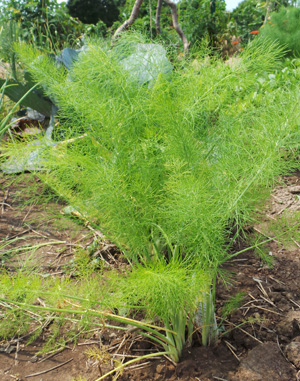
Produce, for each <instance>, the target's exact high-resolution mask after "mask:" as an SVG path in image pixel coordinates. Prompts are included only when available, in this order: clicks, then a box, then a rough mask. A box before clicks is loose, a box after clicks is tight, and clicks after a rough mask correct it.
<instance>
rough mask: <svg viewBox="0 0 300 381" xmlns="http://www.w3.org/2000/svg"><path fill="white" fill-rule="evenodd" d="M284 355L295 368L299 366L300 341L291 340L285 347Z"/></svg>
mask: <svg viewBox="0 0 300 381" xmlns="http://www.w3.org/2000/svg"><path fill="white" fill-rule="evenodd" d="M284 352H285V355H286V357H287V358H288V360H289V361H290V362H291V363H292V364H294V365H295V367H296V368H298V369H299V368H300V342H299V341H294V340H293V341H291V342H290V343H289V344H288V345H287V346H286V347H285V350H284Z"/></svg>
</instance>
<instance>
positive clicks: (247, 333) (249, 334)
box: [224, 319, 263, 344]
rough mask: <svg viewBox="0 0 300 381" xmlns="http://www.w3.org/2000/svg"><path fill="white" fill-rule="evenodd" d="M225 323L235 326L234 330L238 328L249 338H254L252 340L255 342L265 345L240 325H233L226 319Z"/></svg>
mask: <svg viewBox="0 0 300 381" xmlns="http://www.w3.org/2000/svg"><path fill="white" fill-rule="evenodd" d="M224 321H225V322H226V323H228V324H231V325H233V326H234V328H237V329H239V330H240V331H242V332H243V333H245V334H246V335H248V336H250V337H252V339H254V340H255V341H257V342H258V343H259V344H263V342H262V341H260V340H259V339H257V338H256V337H255V336H253V335H251V333H249V332H247V331H245V330H244V329H243V328H241V327H239V326H238V325H236V324H234V323H232V322H231V321H229V320H226V319H224Z"/></svg>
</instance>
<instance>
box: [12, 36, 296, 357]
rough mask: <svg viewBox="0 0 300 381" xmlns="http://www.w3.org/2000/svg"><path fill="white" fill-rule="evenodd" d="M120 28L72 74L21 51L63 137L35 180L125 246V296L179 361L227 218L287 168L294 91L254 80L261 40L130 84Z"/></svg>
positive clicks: (272, 48)
mask: <svg viewBox="0 0 300 381" xmlns="http://www.w3.org/2000/svg"><path fill="white" fill-rule="evenodd" d="M126 38H127V37H126V36H125V37H124V36H123V37H122V38H121V39H120V40H119V41H118V44H117V46H116V47H114V48H113V49H111V47H110V46H108V45H105V44H104V43H102V42H100V41H97V42H91V43H89V44H88V46H87V48H86V49H85V50H84V51H83V52H82V53H81V54H80V56H79V59H78V61H77V62H76V63H75V64H74V66H73V68H72V69H71V71H70V72H67V71H66V70H65V69H64V68H63V67H59V66H57V64H56V63H55V62H54V61H52V60H51V58H50V57H47V56H41V53H40V52H38V51H35V50H34V49H32V48H31V47H28V46H21V47H19V49H18V51H19V55H20V57H22V60H23V61H24V64H25V66H26V67H27V68H28V70H29V71H30V72H31V74H32V75H33V76H34V77H35V79H36V80H37V81H39V82H40V83H41V84H42V85H43V86H44V88H45V89H46V92H47V94H48V95H49V96H50V97H51V98H52V99H54V100H55V103H56V104H58V105H59V117H60V120H61V121H63V120H64V121H67V123H66V124H63V123H61V125H60V126H59V129H58V131H60V133H59V134H57V135H55V138H56V140H58V139H59V137H61V136H63V139H64V141H56V142H55V146H53V145H52V144H51V145H49V144H48V145H47V144H45V147H43V160H42V164H43V166H44V168H45V171H44V172H43V173H41V174H40V177H41V178H42V179H43V180H44V181H45V182H46V183H47V184H49V186H51V187H52V188H53V189H55V191H56V192H57V193H58V194H59V195H60V196H62V197H63V198H64V199H66V200H67V201H68V202H69V203H70V204H71V205H72V206H73V207H75V208H76V209H77V210H79V211H80V212H81V213H82V215H84V216H85V217H87V219H88V220H90V221H93V223H94V224H95V225H97V226H98V227H99V228H100V229H101V230H102V231H103V233H105V235H106V236H107V237H108V238H110V239H111V240H112V241H113V242H115V243H116V244H117V245H118V246H119V248H120V249H121V250H123V252H124V253H125V255H126V256H127V258H128V260H129V261H130V262H131V263H132V265H133V270H132V274H128V276H127V277H126V278H125V279H124V280H122V282H120V283H122V287H124V290H126V289H127V294H128V300H132V303H133V304H135V305H136V304H138V303H139V302H138V301H140V305H141V307H143V308H146V309H147V311H149V313H150V312H151V314H152V316H153V314H154V315H158V316H159V317H160V319H161V320H162V321H163V323H164V326H165V327H167V328H170V329H171V330H173V331H176V335H175V336H174V333H170V334H169V333H168V334H167V335H166V337H165V338H164V340H166V341H165V343H166V345H167V347H168V348H175V350H174V351H171V352H172V357H173V359H174V360H175V361H178V358H179V356H180V352H181V350H182V347H183V345H184V343H185V342H186V340H187V339H188V338H187V337H186V336H185V326H186V325H188V327H189V331H191V327H192V325H193V322H194V320H195V314H196V311H197V308H198V307H197V306H198V305H199V302H201V298H200V300H199V296H198V295H201V296H202V292H204V294H205V293H206V294H207V295H210V288H211V285H213V284H214V283H215V278H216V274H217V272H218V267H219V265H220V264H221V263H223V262H224V261H225V260H226V259H227V258H228V252H227V250H226V249H228V248H229V247H230V242H231V240H230V238H231V230H232V228H235V229H236V230H237V231H238V232H239V231H240V230H241V229H242V227H243V224H244V223H245V222H246V221H249V220H250V219H251V216H252V214H253V211H254V210H255V208H256V207H257V205H258V204H259V203H260V202H262V201H263V200H264V199H265V198H266V197H267V195H268V191H269V189H270V187H271V186H272V185H273V183H274V181H275V179H276V176H277V175H279V174H280V173H282V171H284V170H287V169H289V168H291V164H290V163H289V162H288V161H283V160H282V156H287V155H286V153H287V152H291V158H292V154H293V152H294V151H289V147H290V144H291V137H295V135H296V134H297V133H299V132H298V130H299V128H298V125H299V111H298V108H297V107H296V105H297V102H298V95H299V94H298V91H299V90H298V89H297V88H292V89H290V88H289V87H287V86H286V87H282V88H280V89H279V88H272V87H270V86H267V85H265V86H262V85H261V81H260V79H261V78H268V75H270V74H272V73H273V71H274V70H275V69H276V68H278V66H279V65H280V60H281V57H282V49H281V48H279V47H278V45H276V44H275V43H269V42H266V41H265V42H263V41H262V40H260V39H257V40H255V41H253V42H252V43H251V44H250V45H249V47H248V48H247V50H245V52H244V54H243V55H242V56H241V59H240V60H239V61H238V62H237V64H236V65H235V66H233V67H230V66H227V65H225V64H224V63H223V62H221V61H218V60H212V59H211V60H210V61H209V62H207V60H204V59H203V58H201V56H199V57H196V58H195V60H196V61H197V63H198V64H197V65H195V61H194V62H191V61H189V60H188V59H187V60H186V61H183V62H182V66H181V68H180V69H178V70H175V69H174V70H173V73H172V74H171V75H169V76H168V77H167V76H164V75H163V74H160V75H159V76H158V77H157V78H156V79H155V80H153V81H152V83H151V84H149V86H147V84H143V85H140V84H138V83H137V82H136V81H135V79H134V76H132V75H130V73H128V71H127V70H126V69H125V68H124V67H123V66H122V59H123V58H124V57H127V56H128V55H129V54H130V53H131V52H132V51H133V50H134V46H133V45H132V44H131V43H130V42H129V43H128V41H127V40H126ZM17 147H18V149H19V145H17ZM27 149H30V146H27ZM10 150H11V152H13V147H11V148H10ZM142 266H143V267H142ZM123 282H124V283H123ZM203 282H204V284H203ZM123 284H124V285H123ZM188 285H189V286H188ZM213 291H214V288H213ZM198 292H199V294H198ZM124 293H126V291H124ZM204 299H205V298H204ZM209 299H210V300H212V301H213V300H214V294H212V296H211V297H210V298H209ZM123 306H124V304H123ZM125 308H126V306H125ZM211 312H212V308H210V309H209V310H208V313H207V314H206V315H207V316H205V317H208V318H209V320H210V321H205V317H204V324H205V327H206V328H207V327H209V326H210V324H213V323H214V322H213V313H211ZM209 331H210V330H209V329H206V330H205V332H204V331H203V332H204V335H205V339H204V342H205V343H206V342H208V341H209V340H208V339H207V338H206V337H207V336H208V334H209ZM158 337H159V339H162V337H161V336H157V335H156V338H158Z"/></svg>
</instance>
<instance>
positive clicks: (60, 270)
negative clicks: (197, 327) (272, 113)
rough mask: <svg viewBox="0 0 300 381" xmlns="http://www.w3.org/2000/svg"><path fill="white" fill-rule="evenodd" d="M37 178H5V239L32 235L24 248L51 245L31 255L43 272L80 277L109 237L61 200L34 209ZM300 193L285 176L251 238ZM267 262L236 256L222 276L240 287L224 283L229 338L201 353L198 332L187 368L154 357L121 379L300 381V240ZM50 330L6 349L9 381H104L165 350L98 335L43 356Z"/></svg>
mask: <svg viewBox="0 0 300 381" xmlns="http://www.w3.org/2000/svg"><path fill="white" fill-rule="evenodd" d="M30 181H32V177H30V176H29V175H28V177H27V175H25V176H23V178H22V181H20V183H19V184H18V185H16V184H12V183H11V182H10V177H9V176H4V175H1V177H0V185H1V186H0V238H1V239H5V238H8V237H9V238H13V237H15V238H17V237H18V238H24V240H20V241H16V243H15V245H21V244H22V245H24V243H26V244H31V245H39V244H41V243H46V245H45V246H43V247H40V248H38V249H37V250H36V251H35V252H34V258H32V255H33V254H31V258H30V260H34V261H36V262H35V263H37V264H38V265H39V267H38V268H39V272H41V273H44V274H48V275H52V276H72V277H74V279H76V267H75V266H74V263H76V256H78V248H82V250H85V249H86V248H87V247H88V246H89V245H91V243H92V242H93V240H94V237H95V236H97V237H98V238H99V235H100V234H99V232H96V231H95V230H93V229H92V228H91V227H89V226H87V225H86V224H84V223H83V222H82V220H80V219H79V220H76V219H74V218H70V216H66V215H62V214H61V212H62V211H63V210H64V207H65V205H64V204H63V203H62V202H59V201H53V200H51V201H49V202H48V203H42V202H35V203H30V202H29V200H30V198H31V196H32V194H30V192H33V191H28V190H27V189H28V187H27V184H26V183H28V182H30ZM35 181H36V185H37V187H36V190H35V191H34V192H36V191H37V190H38V191H37V193H39V192H40V191H39V189H40V188H39V187H42V186H41V185H40V184H39V182H38V180H37V179H36V180H35ZM43 192H44V193H45V191H43ZM43 192H40V193H43ZM299 195H300V174H299V173H296V174H294V175H292V176H287V177H284V178H283V179H282V181H281V182H280V184H279V186H277V187H276V188H275V189H274V191H273V192H272V196H271V198H270V200H269V202H268V203H267V205H266V207H265V210H264V214H263V215H264V218H263V219H262V223H260V224H253V225H251V226H249V231H250V232H253V233H255V232H262V231H264V232H265V231H266V229H265V225H266V224H267V223H268V221H270V220H276V219H277V218H279V217H280V216H281V215H282V214H283V213H293V212H294V211H297V210H299V209H300V200H299ZM58 216H60V217H59V218H58ZM264 234H265V235H267V234H266V233H264ZM99 239H100V238H99ZM59 241H61V242H62V243H58V242H59ZM54 242H56V243H55V244H54ZM52 243H53V244H52ZM241 248H243V243H242V242H236V249H237V250H240V249H241ZM26 255H27V256H26ZM94 255H98V256H99V257H100V258H101V260H102V261H104V262H105V263H106V266H118V265H120V266H124V260H122V256H121V254H120V253H118V252H117V251H116V249H115V248H114V247H113V245H110V244H109V243H108V242H106V241H103V242H102V246H101V247H100V250H98V252H96V253H95V254H94ZM267 256H269V257H270V259H272V262H273V264H272V266H268V265H267V264H265V262H263V261H262V260H260V258H259V257H258V256H257V255H255V254H254V253H253V252H252V251H246V252H244V253H243V254H240V255H239V256H236V257H233V259H232V260H231V261H230V262H228V263H227V264H226V265H225V266H224V268H223V271H224V272H226V274H227V276H230V279H231V282H230V284H229V285H227V286H225V285H224V284H222V283H220V284H219V285H218V289H217V290H218V291H217V300H216V314H217V317H218V322H219V323H220V337H219V339H218V340H217V342H216V343H215V344H213V345H211V346H209V347H207V348H204V347H202V346H201V345H200V335H199V334H198V333H197V332H195V334H194V340H193V344H192V346H191V347H189V348H186V349H185V351H184V353H183V356H182V359H181V362H180V363H179V364H177V365H175V364H173V363H172V362H171V361H170V360H169V359H168V358H164V357H162V358H159V359H155V358H153V359H152V358H151V359H147V360H144V361H142V362H140V363H138V364H134V365H132V366H129V367H128V368H127V369H126V368H125V370H124V371H123V373H122V374H119V377H118V380H120V381H122V380H124V381H125V380H134V381H135V380H136V381H139V380H157V381H162V380H172V381H173V380H174V381H175V380H182V381H188V380H191V381H192V380H193V381H200V380H201V381H208V380H211V381H213V380H228V381H258V380H261V381H275V380H280V381H291V380H299V379H300V370H299V369H300V245H299V242H297V241H296V240H293V241H291V242H290V243H289V245H288V247H286V246H283V245H282V244H280V243H279V242H277V241H272V242H270V243H269V244H268V246H267ZM26 260H29V259H28V254H22V253H18V255H16V256H15V258H12V259H11V260H10V261H7V262H6V261H5V260H3V259H2V266H3V267H5V268H7V271H14V270H15V269H16V268H18V267H20V266H22V264H23V263H24V261H26ZM66 274H67V275H66ZM238 293H243V298H242V302H241V303H240V305H239V306H237V308H236V309H235V310H234V311H233V312H232V313H230V314H228V315H227V316H226V319H225V318H222V311H224V305H226V303H227V302H228V300H230V298H232V297H234V296H236V295H237V294H238ZM1 308H2V307H1V306H0V319H1ZM48 328H49V327H47V326H45V327H44V331H43V335H42V336H41V337H39V338H38V339H37V341H35V342H34V343H32V344H30V345H26V343H27V340H28V338H27V337H23V338H21V339H17V338H14V339H12V340H11V341H2V342H0V380H1V381H11V380H24V381H25V380H32V381H36V380H39V381H50V380H57V381H79V380H81V381H83V380H87V381H95V380H97V379H98V378H99V377H100V376H101V373H105V372H106V371H108V370H110V369H112V365H114V366H116V365H118V364H120V362H122V361H124V362H126V361H129V360H131V359H133V358H134V356H138V355H143V354H149V353H151V352H155V351H158V348H156V347H155V346H154V345H153V344H152V343H150V342H147V341H145V339H144V340H143V339H142V338H141V337H140V336H138V335H137V334H135V333H134V332H131V333H126V334H124V331H120V332H118V331H110V330H107V329H106V330H104V331H102V332H101V330H99V329H97V330H93V331H90V332H88V333H86V334H85V335H83V336H82V337H80V339H79V340H78V342H77V343H76V344H74V343H72V342H67V343H66V347H65V349H63V350H62V349H61V350H59V351H54V352H51V351H50V352H48V353H46V354H40V351H41V348H42V345H43V342H44V339H45V338H46V337H47V330H48ZM99 346H101V348H102V349H103V348H105V350H106V351H107V352H109V353H110V359H109V361H107V362H106V361H101V359H100V360H99V358H98V359H97V358H95V356H93V355H92V354H91V353H92V352H91V349H92V350H93V351H94V352H95V350H96V349H95V348H99ZM107 379H110V378H109V377H108V378H107ZM111 379H112V378H111Z"/></svg>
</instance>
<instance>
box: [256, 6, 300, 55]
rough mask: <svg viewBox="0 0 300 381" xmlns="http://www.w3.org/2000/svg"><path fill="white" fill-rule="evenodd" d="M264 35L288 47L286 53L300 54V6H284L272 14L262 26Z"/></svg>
mask: <svg viewBox="0 0 300 381" xmlns="http://www.w3.org/2000/svg"><path fill="white" fill-rule="evenodd" d="M262 35H263V36H264V37H267V38H269V39H271V40H272V41H277V42H278V43H280V45H281V46H283V47H285V48H286V54H287V55H292V56H297V57H299V56H300V8H295V7H288V8H284V7H282V8H281V9H280V10H279V12H278V13H276V12H274V13H272V14H271V20H270V21H269V22H267V24H265V25H264V27H263V28H262Z"/></svg>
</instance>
